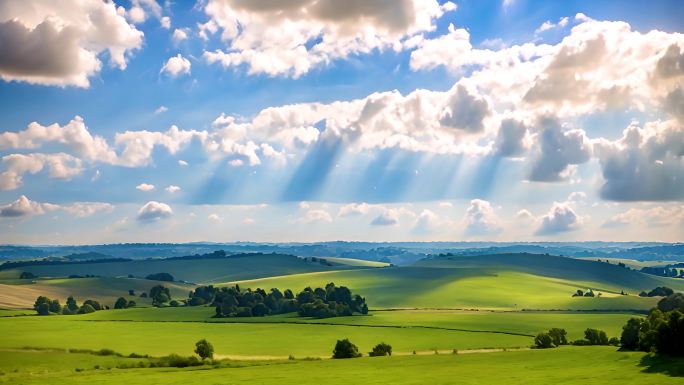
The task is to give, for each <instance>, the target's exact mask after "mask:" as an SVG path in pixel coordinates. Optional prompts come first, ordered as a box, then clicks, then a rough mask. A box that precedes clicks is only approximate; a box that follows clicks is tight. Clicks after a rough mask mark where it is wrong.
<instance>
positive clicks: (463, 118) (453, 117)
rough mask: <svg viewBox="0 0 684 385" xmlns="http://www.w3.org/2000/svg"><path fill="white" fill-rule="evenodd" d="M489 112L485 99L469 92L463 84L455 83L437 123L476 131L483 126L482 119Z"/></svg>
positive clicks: (480, 129)
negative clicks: (453, 90)
mask: <svg viewBox="0 0 684 385" xmlns="http://www.w3.org/2000/svg"><path fill="white" fill-rule="evenodd" d="M489 114H490V111H489V104H488V103H487V101H486V100H484V99H483V98H482V97H481V96H478V95H474V94H472V93H470V92H469V91H468V90H467V89H466V88H465V87H464V86H462V85H457V86H456V89H455V92H453V93H452V94H451V96H450V97H449V99H448V101H447V105H446V106H445V107H444V110H443V111H442V114H441V116H440V119H439V123H440V124H442V125H443V126H446V127H453V128H457V129H461V130H465V131H468V132H478V131H482V129H483V128H484V123H483V120H484V118H485V117H486V116H487V115H489Z"/></svg>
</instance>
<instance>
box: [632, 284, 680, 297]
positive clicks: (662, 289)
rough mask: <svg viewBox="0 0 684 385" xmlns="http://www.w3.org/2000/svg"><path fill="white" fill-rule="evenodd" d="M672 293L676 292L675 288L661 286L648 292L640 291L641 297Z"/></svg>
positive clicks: (664, 295)
mask: <svg viewBox="0 0 684 385" xmlns="http://www.w3.org/2000/svg"><path fill="white" fill-rule="evenodd" d="M672 294H674V290H672V289H670V288H669V287H665V286H659V287H656V288H655V289H653V290H651V291H649V292H648V293H647V292H645V291H642V292H641V293H639V297H667V296H668V295H672Z"/></svg>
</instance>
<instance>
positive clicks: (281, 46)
mask: <svg viewBox="0 0 684 385" xmlns="http://www.w3.org/2000/svg"><path fill="white" fill-rule="evenodd" d="M455 8H456V7H455V4H453V3H446V4H445V5H441V6H440V4H439V3H438V2H437V1H435V0H405V1H401V2H395V1H390V0H369V1H355V2H351V3H350V2H339V1H336V0H303V1H297V2H295V3H288V2H272V3H254V2H244V1H239V0H209V1H208V2H207V4H206V6H205V7H204V11H205V12H206V14H207V16H208V17H209V21H208V22H207V23H205V24H202V25H200V36H201V37H202V38H204V39H207V38H208V37H209V34H211V33H216V32H218V31H221V40H222V41H223V42H225V44H226V45H227V50H221V49H218V50H215V51H213V52H209V51H205V53H204V57H205V59H206V60H207V61H208V62H210V63H215V62H218V63H221V65H223V66H224V67H226V68H228V67H238V66H241V65H246V66H247V68H248V72H249V73H250V74H259V73H263V74H267V75H270V76H291V77H294V78H297V77H299V76H301V75H303V74H305V73H307V72H309V71H310V70H312V69H313V68H316V67H319V66H322V65H326V64H328V63H330V62H332V61H334V60H337V59H344V58H347V57H349V56H351V55H355V54H367V53H370V52H372V51H373V50H384V49H394V50H401V49H402V43H403V42H404V41H406V40H407V39H409V38H411V37H415V36H418V35H419V34H420V33H422V32H427V31H432V30H434V29H435V20H436V19H438V18H439V17H441V16H442V14H443V13H444V12H447V11H451V10H454V9H455Z"/></svg>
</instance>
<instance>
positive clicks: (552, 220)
mask: <svg viewBox="0 0 684 385" xmlns="http://www.w3.org/2000/svg"><path fill="white" fill-rule="evenodd" d="M582 223H583V218H582V217H581V216H579V215H577V213H575V210H573V208H572V205H571V203H569V202H554V203H553V205H552V206H551V209H550V210H549V212H548V213H547V214H546V215H544V216H542V217H541V226H540V227H539V228H538V229H537V231H536V233H535V235H553V234H558V233H563V232H567V231H572V230H576V229H578V228H579V227H580V226H581V225H582Z"/></svg>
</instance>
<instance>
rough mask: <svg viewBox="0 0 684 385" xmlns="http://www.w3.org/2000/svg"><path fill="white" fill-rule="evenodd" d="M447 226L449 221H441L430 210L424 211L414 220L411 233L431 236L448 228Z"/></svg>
mask: <svg viewBox="0 0 684 385" xmlns="http://www.w3.org/2000/svg"><path fill="white" fill-rule="evenodd" d="M449 225H450V223H449V221H446V220H443V219H442V218H440V217H439V216H438V215H437V214H435V213H434V212H433V211H432V210H428V209H424V210H423V211H421V212H420V214H419V215H418V218H417V219H416V223H415V224H414V226H413V232H414V233H418V234H431V233H434V232H437V231H440V230H442V229H444V228H448V227H449Z"/></svg>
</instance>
